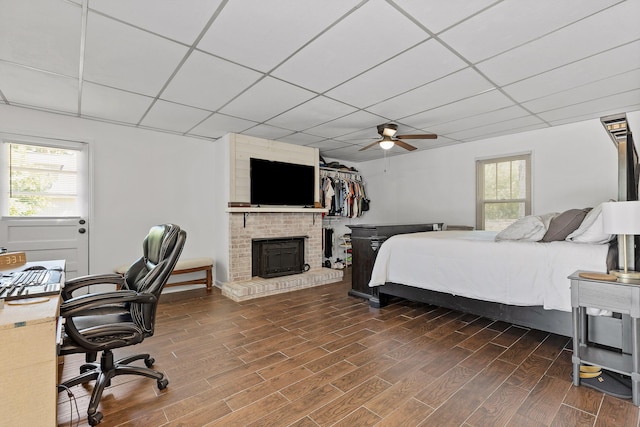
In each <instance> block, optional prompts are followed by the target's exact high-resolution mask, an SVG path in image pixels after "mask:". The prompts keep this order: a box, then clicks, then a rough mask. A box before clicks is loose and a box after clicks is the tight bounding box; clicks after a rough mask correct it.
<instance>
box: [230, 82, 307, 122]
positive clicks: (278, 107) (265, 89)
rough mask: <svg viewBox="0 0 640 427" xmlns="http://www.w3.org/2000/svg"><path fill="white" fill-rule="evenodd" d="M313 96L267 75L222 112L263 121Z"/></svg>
mask: <svg viewBox="0 0 640 427" xmlns="http://www.w3.org/2000/svg"><path fill="white" fill-rule="evenodd" d="M313 96H315V95H314V93H313V92H309V91H308V90H304V89H301V88H299V87H296V86H293V85H290V84H289V83H285V82H283V81H281V80H277V79H274V78H272V77H266V78H264V79H262V80H260V81H259V82H258V83H256V84H255V85H254V86H252V87H251V88H249V89H248V90H247V91H246V92H244V93H243V94H241V95H240V96H238V97H237V98H236V99H234V100H233V101H231V102H230V103H229V104H227V105H226V106H225V107H224V108H222V109H221V110H220V112H222V113H225V114H229V115H231V116H236V117H242V118H245V119H248V120H254V121H256V122H263V121H265V120H267V119H270V118H271V117H273V116H275V115H278V114H281V113H283V112H285V111H287V110H289V109H291V108H293V107H295V106H296V105H298V104H301V103H303V102H305V101H306V100H308V99H311V98H312V97H313Z"/></svg>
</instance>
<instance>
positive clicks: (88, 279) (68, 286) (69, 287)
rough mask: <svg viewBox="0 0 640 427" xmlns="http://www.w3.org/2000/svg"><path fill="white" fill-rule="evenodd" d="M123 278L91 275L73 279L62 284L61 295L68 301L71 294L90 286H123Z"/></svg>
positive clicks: (110, 274) (116, 275) (111, 274)
mask: <svg viewBox="0 0 640 427" xmlns="http://www.w3.org/2000/svg"><path fill="white" fill-rule="evenodd" d="M124 283H125V282H124V277H122V276H121V275H120V274H115V273H106V274H92V275H88V276H80V277H74V278H73V279H69V280H67V281H66V282H65V283H64V288H63V289H62V292H61V295H62V299H63V300H65V301H66V300H69V299H71V298H72V297H73V296H72V294H73V292H74V291H76V290H78V289H81V288H85V287H87V286H90V285H105V284H106V285H110V284H113V285H117V286H120V287H122V286H124Z"/></svg>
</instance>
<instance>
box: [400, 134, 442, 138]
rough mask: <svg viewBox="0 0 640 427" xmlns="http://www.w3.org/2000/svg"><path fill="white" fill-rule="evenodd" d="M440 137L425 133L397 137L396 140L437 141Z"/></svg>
mask: <svg viewBox="0 0 640 427" xmlns="http://www.w3.org/2000/svg"><path fill="white" fill-rule="evenodd" d="M437 137H438V135H436V134H435V133H423V134H415V135H397V136H396V138H402V139H436V138H437Z"/></svg>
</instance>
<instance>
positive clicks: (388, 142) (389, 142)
mask: <svg viewBox="0 0 640 427" xmlns="http://www.w3.org/2000/svg"><path fill="white" fill-rule="evenodd" d="M379 144H380V148H382V149H383V150H389V149H391V148H393V146H394V145H395V143H394V142H393V139H391V137H389V136H385V137H384V138H382V140H381V141H380V142H379Z"/></svg>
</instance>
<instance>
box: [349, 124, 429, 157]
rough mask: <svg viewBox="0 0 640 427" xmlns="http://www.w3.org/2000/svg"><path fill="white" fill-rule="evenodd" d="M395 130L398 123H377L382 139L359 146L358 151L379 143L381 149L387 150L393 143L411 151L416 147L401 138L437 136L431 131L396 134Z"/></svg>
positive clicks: (396, 130)
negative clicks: (414, 133)
mask: <svg viewBox="0 0 640 427" xmlns="http://www.w3.org/2000/svg"><path fill="white" fill-rule="evenodd" d="M396 132H398V125H396V124H394V123H385V124H382V125H378V133H379V134H380V136H381V137H382V139H381V140H379V141H376V142H374V143H371V144H369V145H367V146H366V147H363V148H361V149H360V150H358V151H364V150H366V149H368V148H371V147H373V146H374V145H377V144H379V145H380V148H382V149H383V150H389V149H390V148H392V147H393V146H394V145H397V146H398V147H402V148H404V149H405V150H409V151H413V150H416V147H414V146H413V145H411V144H407V143H406V142H404V141H402V140H403V139H436V138H437V137H438V135H436V134H433V133H423V134H416V135H396ZM394 135H395V138H394Z"/></svg>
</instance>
